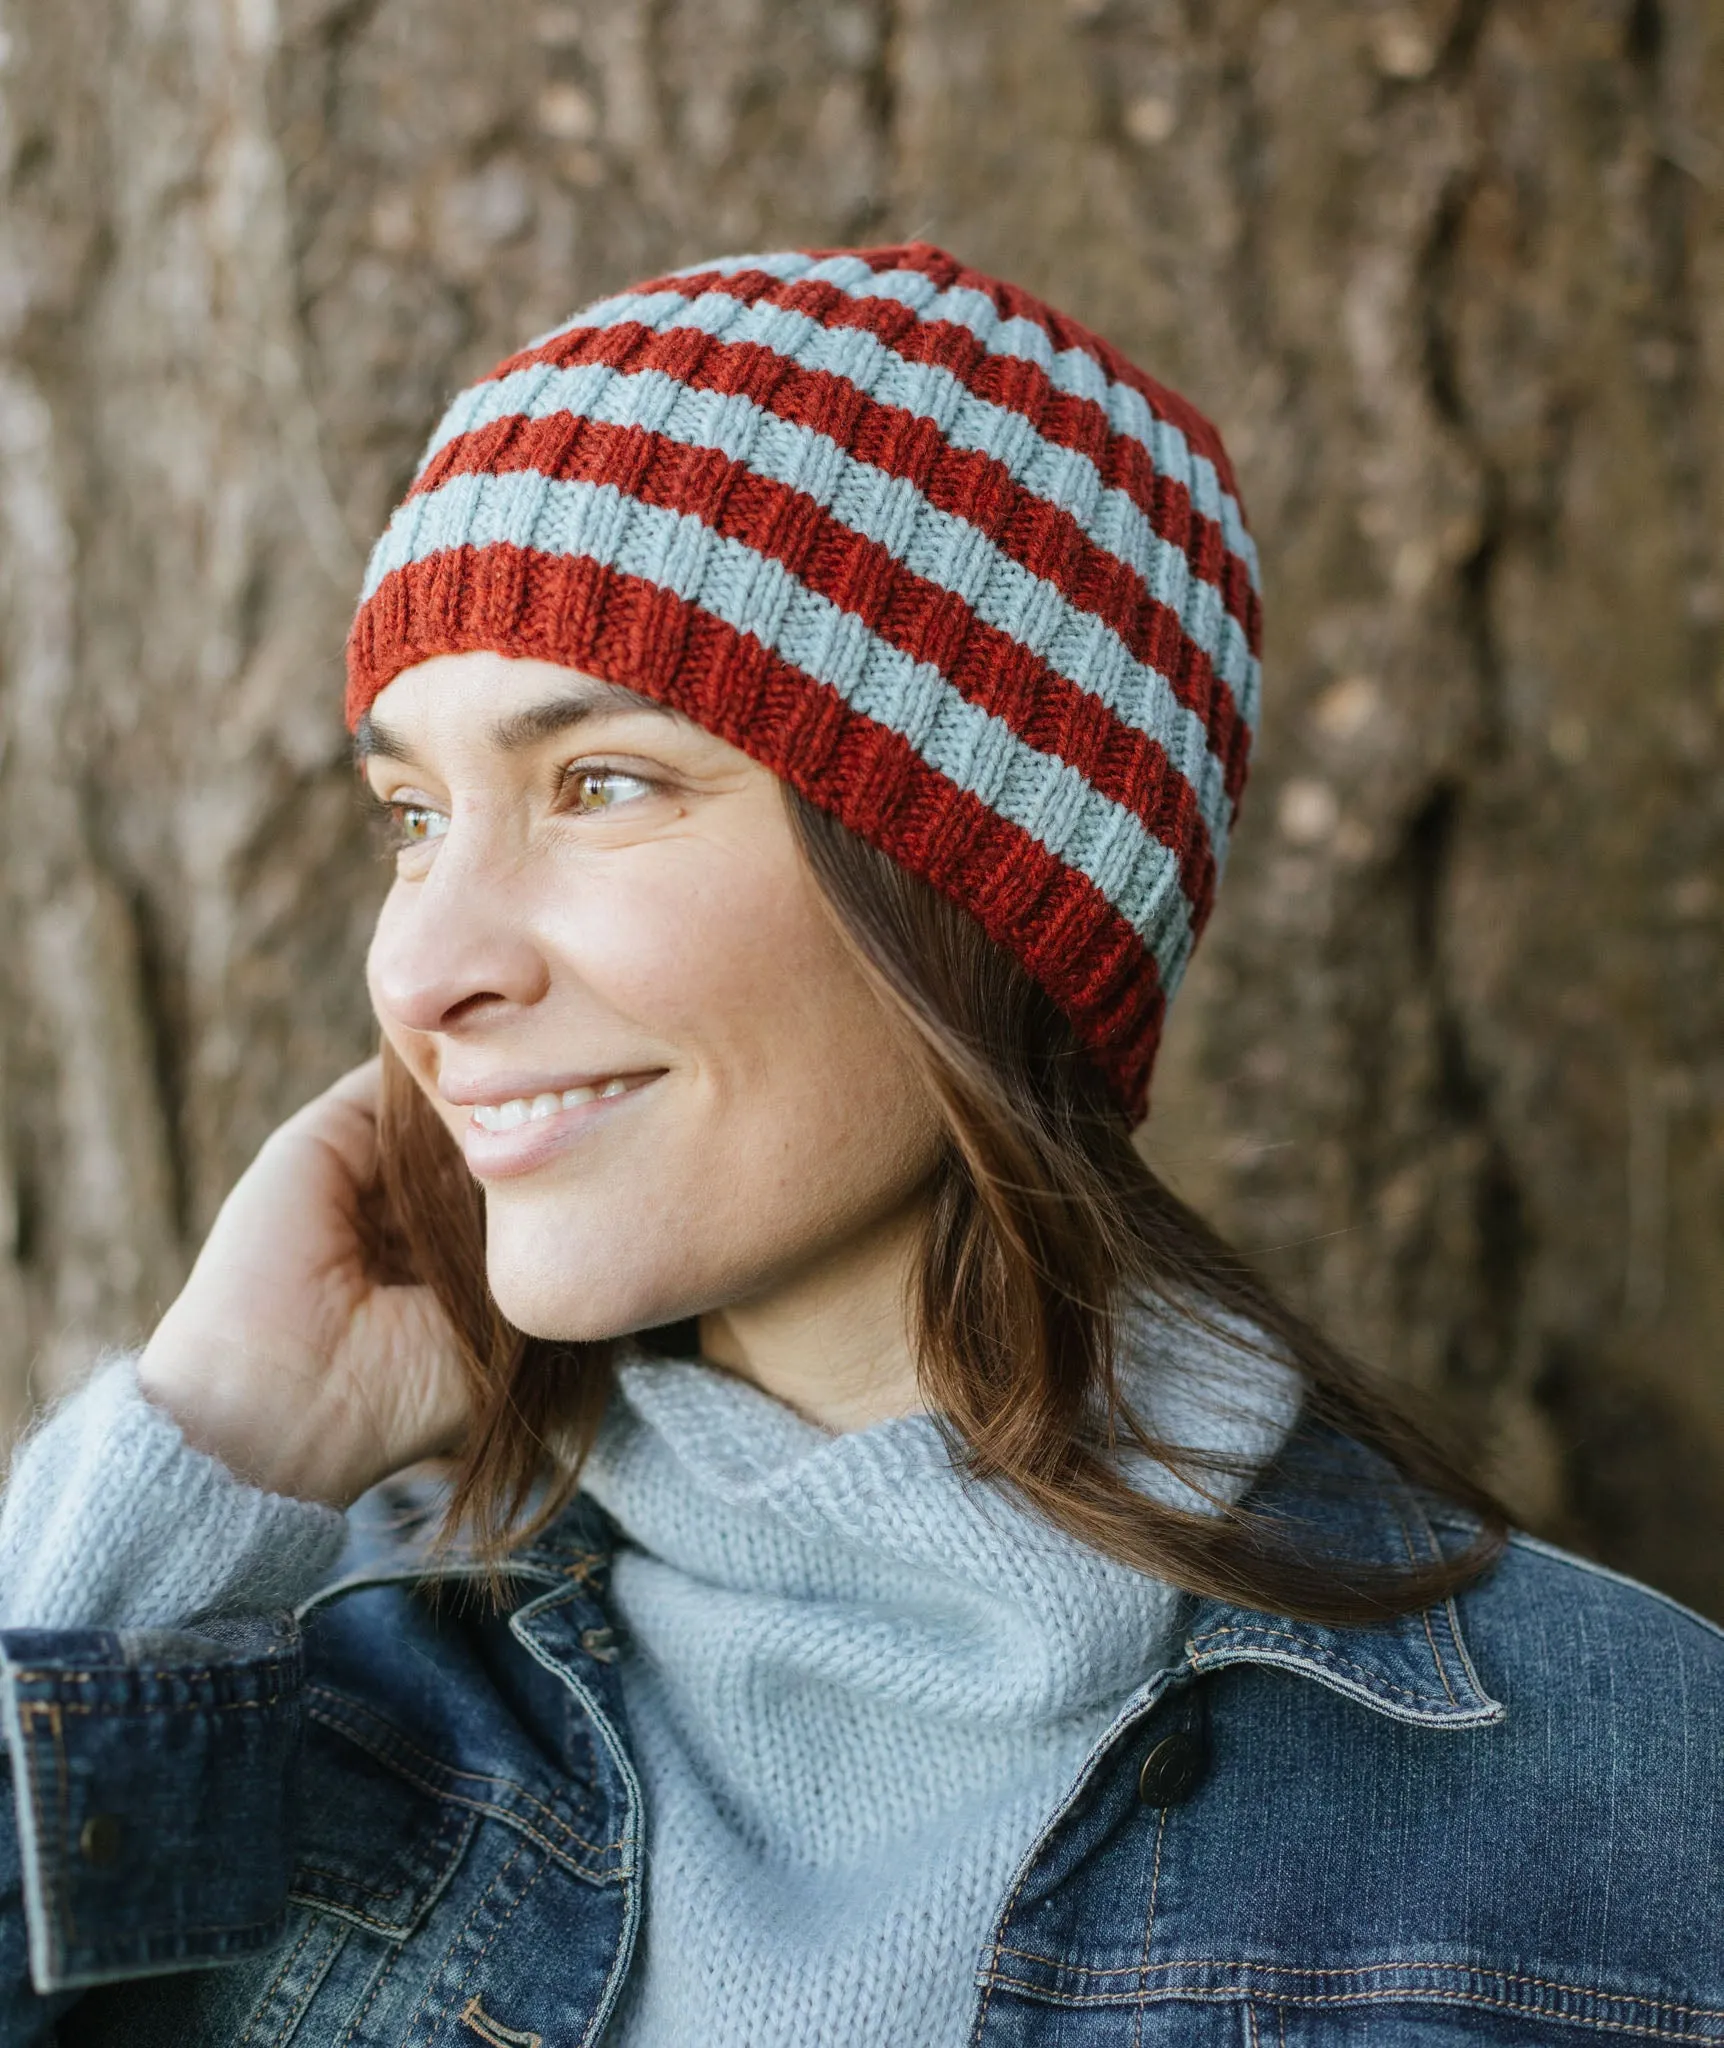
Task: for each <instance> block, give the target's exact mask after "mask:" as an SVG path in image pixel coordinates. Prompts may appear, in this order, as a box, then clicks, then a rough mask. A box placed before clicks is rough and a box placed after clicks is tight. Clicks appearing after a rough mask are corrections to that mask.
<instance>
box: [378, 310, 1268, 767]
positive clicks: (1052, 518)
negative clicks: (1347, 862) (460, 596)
mask: <svg viewBox="0 0 1724 2048" xmlns="http://www.w3.org/2000/svg"><path fill="white" fill-rule="evenodd" d="M535 362H548V363H553V364H555V365H556V366H557V367H559V368H573V367H575V366H576V365H578V364H586V363H608V364H610V365H611V366H612V367H614V368H616V369H618V370H623V371H645V370H658V371H661V372H663V373H664V374H665V375H666V376H670V377H674V378H676V379H677V380H678V381H679V382H682V383H685V384H687V385H689V386H690V387H691V388H692V389H695V390H700V391H713V392H717V393H721V394H723V395H726V396H739V397H744V398H748V399H751V400H752V401H753V402H754V403H755V404H757V405H760V406H762V407H764V408H765V409H766V410H768V411H770V412H772V413H774V414H776V415H777V416H778V417H779V418H780V419H784V420H788V421H791V422H793V423H795V424H797V425H800V426H807V427H811V428H813V429H815V430H816V431H817V432H820V433H823V434H826V435H828V436H830V437H831V438H832V439H833V440H835V441H836V442H837V443H838V444H839V445H840V446H841V447H842V448H844V449H846V450H847V452H848V453H849V454H850V455H852V456H853V457H854V458H855V459H856V460H857V461H860V462H866V463H870V464H872V465H873V466H874V467H876V468H878V469H883V470H885V471H886V472H887V473H888V474H889V475H892V476H896V477H902V478H904V479H906V480H907V481H909V482H910V483H912V484H914V485H915V486H916V488H917V489H918V490H920V491H921V492H922V493H923V495H924V496H925V497H926V498H927V499H928V500H929V502H930V503H931V504H933V505H935V506H936V507H938V508H939V509H940V510H941V511H944V512H949V513H951V514H953V515H954V516H956V517H958V518H961V519H964V520H967V521H968V522H969V523H970V524H971V525H972V526H975V527H976V528H978V529H979V530H980V531H981V532H982V533H984V534H985V535H986V536H987V538H988V539H989V540H991V541H992V542H993V543H994V544H995V545H996V546H997V547H999V548H1000V549H1001V550H1002V552H1004V553H1005V554H1007V555H1009V556H1010V557H1011V559H1012V560H1014V561H1016V562H1018V563H1020V564H1021V565H1022V566H1023V567H1024V568H1026V569H1028V570H1029V571H1030V572H1031V574H1033V575H1036V576H1041V577H1044V578H1046V579H1047V580H1048V581H1049V582H1051V583H1053V584H1054V585H1055V587H1056V588H1057V589H1058V590H1059V591H1060V592H1061V593H1062V595H1064V596H1065V597H1066V598H1067V599H1068V601H1069V602H1070V603H1072V604H1073V605H1075V606H1077V607H1078V608H1079V609H1080V610H1082V611H1086V612H1090V613H1092V614H1093V615H1094V616H1096V617H1098V618H1101V619H1103V620H1104V621H1105V622H1106V623H1107V624H1108V625H1109V626H1110V627H1111V628H1112V629H1113V630H1114V632H1116V633H1117V634H1118V635H1119V637H1120V639H1121V640H1122V641H1123V642H1124V643H1125V645H1126V647H1127V648H1128V649H1129V650H1130V652H1131V654H1132V655H1133V656H1134V658H1135V659H1137V660H1139V661H1143V662H1147V663H1149V664H1150V665H1151V666H1153V667H1155V668H1156V669H1158V670H1159V671H1160V672H1161V673H1162V674H1163V675H1164V676H1165V677H1166V678H1167V679H1168V682H1169V684H1170V685H1171V686H1172V689H1173V691H1174V694H1175V696H1176V697H1177V698H1178V699H1179V701H1180V702H1181V703H1182V704H1184V705H1186V706H1187V707H1188V708H1189V709H1190V710H1192V711H1194V712H1196V714H1197V715H1198V717H1199V718H1201V719H1202V720H1203V722H1204V724H1205V726H1206V727H1207V729H1208V731H1209V734H1210V737H1211V744H1212V745H1213V747H1214V749H1215V753H1216V755H1217V757H1218V759H1219V760H1220V761H1221V763H1222V767H1223V770H1224V773H1225V777H1226V787H1227V792H1228V796H1229V797H1230V799H1231V800H1232V801H1233V802H1234V803H1235V804H1237V802H1238V800H1239V796H1240V792H1241V791H1242V789H1243V788H1244V784H1245V772H1246V766H1247V762H1248V759H1249V755H1250V750H1251V732H1250V728H1249V727H1248V726H1247V725H1246V723H1245V721H1244V719H1243V718H1242V717H1241V715H1240V712H1239V707H1238V704H1237V702H1236V700H1235V698H1234V696H1233V693H1232V691H1231V690H1230V689H1229V688H1228V686H1227V684H1226V683H1225V682H1224V681H1223V680H1222V679H1221V677H1220V676H1218V675H1217V674H1216V672H1215V667H1214V664H1213V663H1212V662H1211V661H1210V658H1209V656H1208V655H1207V654H1206V653H1205V652H1204V650H1203V649H1202V648H1201V647H1199V646H1198V645H1197V644H1196V642H1195V641H1193V640H1192V639H1191V638H1190V636H1189V635H1188V634H1187V633H1186V631H1185V628H1184V625H1183V624H1182V622H1181V620H1180V618H1179V615H1178V613H1177V612H1175V611H1174V610H1173V609H1172V608H1171V607H1170V606H1168V605H1165V604H1163V603H1161V602H1160V601H1159V600H1158V599H1157V598H1156V597H1154V596H1153V595H1152V593H1151V592H1150V590H1149V587H1148V585H1147V584H1146V583H1145V582H1144V580H1143V578H1142V577H1141V576H1140V575H1139V574H1138V573H1137V572H1136V570H1134V569H1133V568H1131V566H1130V565H1129V564H1127V563H1124V562H1122V561H1121V560H1120V559H1119V557H1118V556H1116V555H1111V554H1109V553H1108V552H1107V551H1106V550H1105V549H1102V548H1098V547H1097V546H1096V545H1095V543H1094V542H1093V541H1091V540H1090V538H1089V537H1088V535H1087V534H1085V533H1084V531H1083V529H1082V528H1081V527H1080V526H1079V525H1078V523H1077V521H1076V520H1075V519H1073V518H1072V516H1071V515H1070V513H1068V512H1066V511H1064V510H1063V509H1062V508H1061V507H1059V506H1057V505H1054V504H1052V503H1050V502H1049V501H1048V500H1047V499H1044V498H1040V497H1037V496H1036V495H1035V494H1034V493H1032V492H1029V491H1026V490H1025V489H1024V488H1023V487H1022V486H1021V485H1020V484H1019V483H1018V482H1017V480H1016V479H1015V478H1014V477H1013V476H1012V473H1011V471H1010V470H1009V469H1008V468H1007V467H1006V466H1005V464H1004V463H1002V462H999V461H997V460H996V459H995V458H993V457H992V456H988V455H983V454H980V453H978V452H975V451H972V450H967V449H961V448H954V447H952V446H951V445H950V444H949V443H948V442H947V441H946V439H945V437H944V436H943V435H942V433H941V432H940V429H939V427H938V426H937V424H936V423H935V422H934V421H933V420H930V419H925V418H922V417H921V416H919V415H918V414H915V413H912V412H908V411H906V410H905V409H904V408H903V407H901V406H892V405H884V404H882V403H880V401H879V400H877V399H874V398H871V397H870V396H869V395H868V394H867V393H866V392H864V391H862V390H861V389H860V388H859V387H858V386H857V385H855V384H853V383H851V382H850V381H849V380H848V379H847V378H843V377H838V376H836V375H834V374H832V373H831V372H829V371H824V370H805V369H803V368H801V366H800V365H798V364H796V363H793V362H792V361H791V360H790V359H789V358H788V357H786V356H782V355H779V354H777V353H776V352H775V351H774V350H772V349H769V348H767V347H765V346H764V345H763V344H761V343H758V342H752V341H739V342H727V341H723V340H719V339H716V338H715V337H713V336H712V335H708V334H705V333H702V332H700V331H699V330H697V329H695V328H689V327H679V328H671V329H669V330H668V331H664V332H659V331H657V330H655V329H653V328H650V327H646V326H644V325H642V324H640V323H638V322H618V323H616V324H615V325H612V326H608V327H599V328H576V329H570V330H568V331H567V332H565V333H563V334H561V335H559V336H557V337H556V338H555V340H554V341H553V342H550V343H547V344H546V345H545V347H544V348H543V349H540V350H535V351H530V352H528V353H526V354H524V355H522V356H519V357H511V358H510V359H509V361H508V362H506V363H504V364H501V365H499V367H498V369H497V371H496V372H495V373H494V374H495V375H497V376H502V375H505V374H507V373H508V372H509V371H510V370H512V369H518V368H525V367H527V366H528V365H529V364H531V363H535ZM443 452H444V451H439V455H438V456H436V457H433V459H432V461H431V462H430V463H429V464H428V465H427V466H426V469H425V472H424V474H423V475H422V476H421V477H420V478H419V479H418V480H417V481H416V483H415V485H414V489H415V490H416V491H423V490H428V489H433V488H435V486H436V483H437V481H439V480H440V474H441V473H440V472H439V470H438V467H437V465H438V462H439V461H440V460H441V457H442V453H443ZM1151 497H1152V500H1153V504H1154V511H1153V513H1152V515H1151V517H1152V524H1153V525H1154V526H1155V529H1156V531H1157V532H1158V533H1160V535H1161V537H1162V538H1163V539H1164V540H1167V541H1169V542H1170V544H1171V545H1173V546H1175V547H1178V548H1180V549H1181V550H1182V551H1184V552H1186V553H1188V554H1192V553H1194V547H1193V543H1194V542H1196V543H1197V546H1196V549H1195V558H1196V559H1197V560H1198V561H1199V562H1202V561H1203V559H1204V556H1203V550H1204V549H1205V548H1207V550H1208V566H1209V573H1210V574H1211V575H1214V574H1216V572H1217V571H1218V569H1219V567H1220V565H1221V564H1222V562H1223V561H1224V560H1225V561H1228V562H1236V561H1237V558H1236V557H1234V556H1230V555H1228V554H1227V552H1226V549H1225V547H1224V546H1223V543H1222V538H1221V530H1220V528H1219V527H1218V526H1216V525H1215V523H1214V522H1213V521H1208V520H1202V519H1201V518H1198V517H1197V516H1196V515H1194V514H1192V513H1191V509H1190V499H1189V495H1188V494H1187V493H1186V491H1185V490H1184V487H1183V486H1181V485H1179V484H1176V483H1175V482H1174V481H1173V480H1172V479H1171V478H1165V477H1161V478H1156V479H1155V483H1154V488H1153V490H1152V492H1151ZM1181 518H1186V519H1187V520H1188V522H1192V521H1194V522H1195V524H1196V526H1198V527H1200V528H1202V529H1204V532H1202V533H1193V532H1190V531H1182V530H1181V529H1180V524H1179V522H1180V520H1181ZM1243 575H1244V570H1243V565H1240V567H1239V576H1238V577H1237V578H1236V579H1235V589H1236V593H1237V591H1238V589H1241V588H1244V589H1248V588H1249V586H1248V585H1247V584H1244V583H1242V581H1241V580H1240V579H1242V578H1243ZM1225 594H1226V593H1225V589H1224V591H1223V595H1224V597H1225ZM1235 616H1236V617H1237V616H1239V615H1238V614H1237V613H1235ZM1252 616H1255V613H1254V612H1253V613H1252ZM1241 623H1242V624H1244V625H1245V626H1246V630H1247V634H1248V636H1249V633H1250V631H1251V627H1250V624H1249V622H1248V621H1247V620H1242V621H1241Z"/></svg>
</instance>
